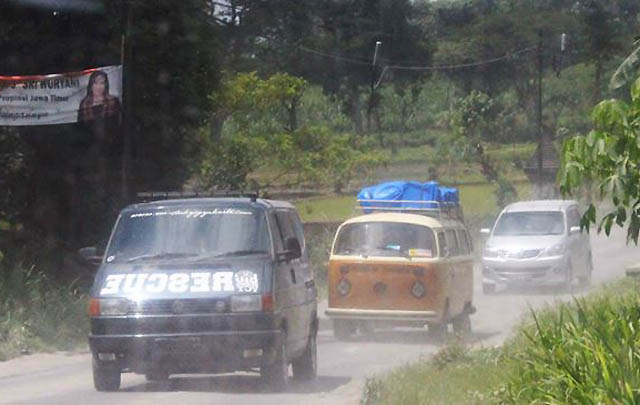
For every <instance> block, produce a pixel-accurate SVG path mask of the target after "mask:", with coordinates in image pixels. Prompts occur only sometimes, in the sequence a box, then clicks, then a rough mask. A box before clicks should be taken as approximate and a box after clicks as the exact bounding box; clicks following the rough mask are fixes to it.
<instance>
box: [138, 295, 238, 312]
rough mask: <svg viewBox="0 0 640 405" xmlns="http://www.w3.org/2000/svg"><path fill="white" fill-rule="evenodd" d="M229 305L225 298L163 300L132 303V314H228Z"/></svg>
mask: <svg viewBox="0 0 640 405" xmlns="http://www.w3.org/2000/svg"><path fill="white" fill-rule="evenodd" d="M228 309H229V305H228V303H227V302H226V300H225V299H223V298H215V299H211V298H207V299H177V300H175V299H162V300H144V301H131V302H130V303H129V313H130V314H143V315H162V314H208V313H221V312H228Z"/></svg>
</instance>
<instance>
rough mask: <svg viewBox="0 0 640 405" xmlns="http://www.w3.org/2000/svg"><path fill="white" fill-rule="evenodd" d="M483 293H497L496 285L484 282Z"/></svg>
mask: <svg viewBox="0 0 640 405" xmlns="http://www.w3.org/2000/svg"><path fill="white" fill-rule="evenodd" d="M482 293H483V294H484V295H493V294H495V293H496V285H495V284H491V283H482Z"/></svg>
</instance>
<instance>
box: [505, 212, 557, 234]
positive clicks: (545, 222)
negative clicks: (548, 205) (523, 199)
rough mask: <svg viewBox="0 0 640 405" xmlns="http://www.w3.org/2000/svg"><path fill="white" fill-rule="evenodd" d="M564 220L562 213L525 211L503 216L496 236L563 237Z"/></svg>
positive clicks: (508, 213)
mask: <svg viewBox="0 0 640 405" xmlns="http://www.w3.org/2000/svg"><path fill="white" fill-rule="evenodd" d="M563 233H564V219H563V216H562V212H560V211H523V212H507V213H504V214H502V216H501V217H500V219H499V220H498V223H497V224H496V228H495V230H494V231H493V234H494V235H495V236H526V235H562V234H563Z"/></svg>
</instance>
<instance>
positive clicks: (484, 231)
mask: <svg viewBox="0 0 640 405" xmlns="http://www.w3.org/2000/svg"><path fill="white" fill-rule="evenodd" d="M480 233H481V234H482V235H489V234H490V233H491V229H489V228H482V229H480Z"/></svg>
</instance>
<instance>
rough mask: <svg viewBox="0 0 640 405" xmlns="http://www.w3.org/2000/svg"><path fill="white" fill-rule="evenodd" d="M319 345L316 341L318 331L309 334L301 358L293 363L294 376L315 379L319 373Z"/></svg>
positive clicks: (301, 378) (300, 378) (302, 378)
mask: <svg viewBox="0 0 640 405" xmlns="http://www.w3.org/2000/svg"><path fill="white" fill-rule="evenodd" d="M317 352H318V346H317V342H316V332H315V331H312V334H311V335H309V341H308V342H307V347H306V349H304V353H303V354H302V356H300V357H299V358H297V359H295V360H294V361H293V363H291V367H292V368H293V377H294V378H295V379H297V380H305V381H308V380H313V379H314V378H316V375H317V374H318V356H317Z"/></svg>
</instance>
